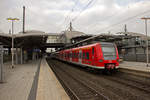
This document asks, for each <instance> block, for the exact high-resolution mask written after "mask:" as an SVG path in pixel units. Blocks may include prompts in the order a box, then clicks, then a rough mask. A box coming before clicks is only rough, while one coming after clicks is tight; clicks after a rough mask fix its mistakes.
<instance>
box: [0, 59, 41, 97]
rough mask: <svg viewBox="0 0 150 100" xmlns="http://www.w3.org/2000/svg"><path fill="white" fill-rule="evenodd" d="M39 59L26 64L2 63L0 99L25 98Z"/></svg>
mask: <svg viewBox="0 0 150 100" xmlns="http://www.w3.org/2000/svg"><path fill="white" fill-rule="evenodd" d="M38 64H39V60H37V61H33V62H29V63H27V64H22V65H15V68H14V69H12V68H11V63H10V62H9V63H6V64H4V83H3V84H0V100H27V99H28V96H29V93H30V90H31V87H32V83H33V80H34V76H35V73H36V71H37V68H38Z"/></svg>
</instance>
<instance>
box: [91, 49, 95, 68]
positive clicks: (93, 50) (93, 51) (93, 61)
mask: <svg viewBox="0 0 150 100" xmlns="http://www.w3.org/2000/svg"><path fill="white" fill-rule="evenodd" d="M94 54H95V49H94V47H92V59H91V60H92V65H94V64H95V57H94Z"/></svg>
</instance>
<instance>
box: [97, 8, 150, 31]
mask: <svg viewBox="0 0 150 100" xmlns="http://www.w3.org/2000/svg"><path fill="white" fill-rule="evenodd" d="M149 12H150V10H147V11H144V12H142V13H139V14H136V15H134V16H131V17H128V18H126V19H124V20H121V21H120V22H118V23H115V24H112V25H110V26H107V27H105V28H102V29H100V31H103V30H105V29H110V27H115V26H116V25H120V24H122V23H124V22H127V21H130V20H132V19H134V18H136V17H138V16H141V15H144V14H146V13H149ZM100 31H98V32H100Z"/></svg>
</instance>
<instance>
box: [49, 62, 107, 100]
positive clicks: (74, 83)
mask: <svg viewBox="0 0 150 100" xmlns="http://www.w3.org/2000/svg"><path fill="white" fill-rule="evenodd" d="M51 67H52V69H53V71H54V72H55V74H57V77H59V80H61V82H63V85H65V88H67V91H69V92H71V93H70V94H71V97H72V99H76V100H110V99H109V98H108V97H106V96H104V95H103V94H102V93H100V92H98V91H97V90H95V89H94V88H93V87H91V86H90V85H89V84H87V83H85V82H84V81H82V80H80V79H79V78H77V77H74V76H73V75H71V74H70V73H68V72H67V71H65V70H64V69H61V68H59V69H57V67H54V64H53V63H52V64H51ZM60 69H61V70H60ZM56 71H57V73H56ZM70 83H71V86H70ZM70 87H71V88H70Z"/></svg>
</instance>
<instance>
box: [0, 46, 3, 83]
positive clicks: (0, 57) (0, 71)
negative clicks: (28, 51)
mask: <svg viewBox="0 0 150 100" xmlns="http://www.w3.org/2000/svg"><path fill="white" fill-rule="evenodd" d="M0 83H3V46H2V45H0Z"/></svg>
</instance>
